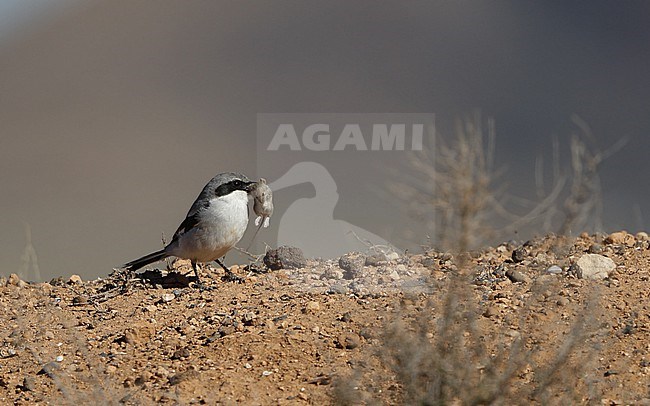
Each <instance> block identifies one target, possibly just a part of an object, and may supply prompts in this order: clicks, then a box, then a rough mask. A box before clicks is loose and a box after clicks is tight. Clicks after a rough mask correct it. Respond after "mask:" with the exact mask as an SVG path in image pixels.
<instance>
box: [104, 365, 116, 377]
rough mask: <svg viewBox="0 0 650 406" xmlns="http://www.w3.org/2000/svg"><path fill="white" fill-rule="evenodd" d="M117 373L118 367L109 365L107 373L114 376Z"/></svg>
mask: <svg viewBox="0 0 650 406" xmlns="http://www.w3.org/2000/svg"><path fill="white" fill-rule="evenodd" d="M115 372H117V367H116V366H115V365H108V366H107V367H106V373H109V374H111V375H112V374H114V373H115Z"/></svg>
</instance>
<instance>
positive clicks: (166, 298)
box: [161, 293, 176, 302]
mask: <svg viewBox="0 0 650 406" xmlns="http://www.w3.org/2000/svg"><path fill="white" fill-rule="evenodd" d="M161 299H162V301H163V302H171V301H172V300H174V299H176V295H174V294H173V293H165V294H163V295H162V297H161Z"/></svg>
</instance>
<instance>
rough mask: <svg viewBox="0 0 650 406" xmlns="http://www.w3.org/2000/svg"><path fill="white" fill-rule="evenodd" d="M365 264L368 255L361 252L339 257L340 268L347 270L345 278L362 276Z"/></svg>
mask: <svg viewBox="0 0 650 406" xmlns="http://www.w3.org/2000/svg"><path fill="white" fill-rule="evenodd" d="M365 264H366V257H365V255H363V254H361V253H359V252H350V253H348V254H345V255H343V256H342V257H341V258H339V268H341V269H343V270H344V271H345V274H344V275H343V277H344V278H345V279H354V278H358V277H360V276H361V273H362V271H363V267H364V265H365Z"/></svg>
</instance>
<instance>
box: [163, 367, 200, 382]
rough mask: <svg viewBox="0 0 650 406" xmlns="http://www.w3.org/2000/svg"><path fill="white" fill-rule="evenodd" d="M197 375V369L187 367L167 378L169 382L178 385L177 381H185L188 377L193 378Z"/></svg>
mask: <svg viewBox="0 0 650 406" xmlns="http://www.w3.org/2000/svg"><path fill="white" fill-rule="evenodd" d="M198 376H199V371H197V370H196V369H188V370H187V371H185V372H179V373H177V374H176V375H173V376H172V377H170V378H169V384H170V385H172V386H174V385H178V384H179V383H181V382H183V381H187V380H190V379H195V378H197V377H198Z"/></svg>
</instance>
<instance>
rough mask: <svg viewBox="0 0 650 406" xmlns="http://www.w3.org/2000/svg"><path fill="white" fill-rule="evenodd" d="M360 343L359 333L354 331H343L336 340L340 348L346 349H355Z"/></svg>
mask: <svg viewBox="0 0 650 406" xmlns="http://www.w3.org/2000/svg"><path fill="white" fill-rule="evenodd" d="M359 344H361V340H360V339H359V335H357V334H354V333H343V334H341V335H340V336H339V337H338V340H337V342H336V346H337V347H338V348H342V349H346V350H353V349H355V348H357V347H358V346H359Z"/></svg>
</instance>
